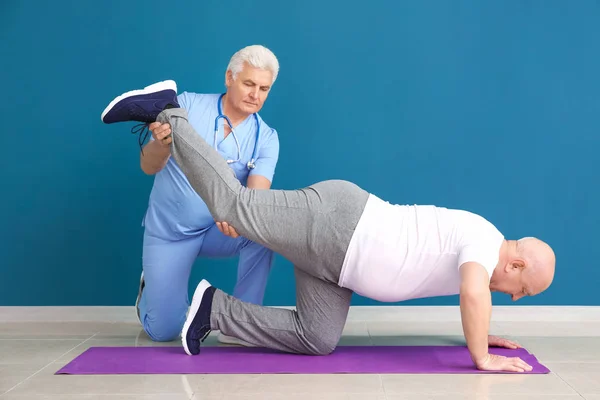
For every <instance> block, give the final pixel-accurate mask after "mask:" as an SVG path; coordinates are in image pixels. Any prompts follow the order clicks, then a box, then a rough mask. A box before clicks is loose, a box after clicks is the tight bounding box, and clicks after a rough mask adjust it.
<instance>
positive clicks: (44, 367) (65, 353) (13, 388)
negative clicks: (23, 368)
mask: <svg viewBox="0 0 600 400" xmlns="http://www.w3.org/2000/svg"><path fill="white" fill-rule="evenodd" d="M97 334H98V332H96V333H94V334H93V335H92V336H90V337H89V338H87V339H85V340H84V341H82V342H81V343H79V344H77V346H75V347H72V348H71V349H69V350H67V351H65V352H64V353H62V354H61V355H60V356H58V357H57V358H55V359H54V360H53V361H50V362H49V363H47V364H46V365H44V366H43V367H42V368H40V369H39V370H38V371H37V372H35V373H33V374H32V375H30V376H28V377H27V378H25V379H24V380H22V381H21V382H19V383H17V384H16V385H15V386H13V387H12V388H10V389H8V390H7V391H6V392H4V393H2V394H1V395H0V397H2V396H4V395H6V394H8V393H10V392H12V391H13V390H15V389H16V388H17V387H19V386H21V385H22V384H23V383H25V382H27V381H28V380H30V379H31V378H33V377H34V376H36V375H37V374H39V373H40V372H42V371H43V370H44V369H46V368H48V367H49V366H50V365H52V364H54V363H55V362H56V361H57V360H60V359H61V358H62V357H64V356H65V355H67V354H69V353H70V352H72V351H73V350H75V349H76V348H78V347H79V346H81V345H82V344H84V343H85V342H87V341H88V340H91V339H93V338H94V336H96V335H97Z"/></svg>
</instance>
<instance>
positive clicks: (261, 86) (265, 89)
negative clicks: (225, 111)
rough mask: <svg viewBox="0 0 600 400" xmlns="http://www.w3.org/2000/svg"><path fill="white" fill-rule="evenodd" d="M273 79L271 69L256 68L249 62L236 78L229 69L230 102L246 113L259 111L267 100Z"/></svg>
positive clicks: (228, 88) (228, 87)
mask: <svg viewBox="0 0 600 400" xmlns="http://www.w3.org/2000/svg"><path fill="white" fill-rule="evenodd" d="M272 81H273V74H272V73H271V71H268V70H264V69H259V68H254V67H252V66H250V65H248V64H244V68H243V69H242V71H241V72H240V73H238V75H237V77H236V78H235V80H234V79H233V75H232V73H231V71H227V76H226V86H227V95H228V97H229V102H230V104H231V105H232V106H233V107H234V108H235V109H236V110H237V111H239V112H242V113H245V114H252V113H255V112H258V111H259V110H260V109H261V108H262V106H263V104H264V102H265V100H267V96H268V95H269V91H270V90H271V84H272Z"/></svg>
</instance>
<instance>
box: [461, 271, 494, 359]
mask: <svg viewBox="0 0 600 400" xmlns="http://www.w3.org/2000/svg"><path fill="white" fill-rule="evenodd" d="M460 275H461V285H460V313H461V318H462V325H463V331H464V334H465V339H466V341H467V347H468V349H469V352H470V353H471V358H472V359H473V362H474V363H475V365H477V366H479V365H481V364H482V363H484V362H485V360H486V358H487V356H488V333H489V329H490V318H491V315H492V294H491V292H490V288H489V277H488V273H487V271H486V270H485V269H484V268H483V267H482V266H481V265H480V264H477V263H472V262H468V263H465V264H463V265H462V266H461V267H460Z"/></svg>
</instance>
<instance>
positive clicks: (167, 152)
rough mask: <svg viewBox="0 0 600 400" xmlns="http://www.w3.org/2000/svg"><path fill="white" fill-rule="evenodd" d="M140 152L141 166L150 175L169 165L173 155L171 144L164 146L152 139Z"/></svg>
mask: <svg viewBox="0 0 600 400" xmlns="http://www.w3.org/2000/svg"><path fill="white" fill-rule="evenodd" d="M143 150H144V151H143V152H142V154H140V167H141V168H142V171H144V173H146V174H148V175H154V174H156V173H158V172H159V171H160V170H161V169H163V168H164V167H165V165H167V161H169V157H170V156H171V149H170V147H169V146H163V145H161V144H160V143H159V142H158V141H156V140H152V141H151V142H150V143H148V144H147V145H146V146H144V149H143Z"/></svg>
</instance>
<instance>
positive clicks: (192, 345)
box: [181, 279, 216, 356]
mask: <svg viewBox="0 0 600 400" xmlns="http://www.w3.org/2000/svg"><path fill="white" fill-rule="evenodd" d="M215 290H216V289H215V287H213V286H211V285H210V283H208V282H207V281H206V280H205V279H202V281H201V282H200V283H199V284H198V286H197V287H196V291H195V292H194V297H193V298H192V305H191V306H190V311H189V312H188V315H187V318H186V320H185V324H184V325H183V329H182V330H181V343H182V344H183V349H184V350H185V352H186V353H187V354H188V355H190V356H192V355H197V354H199V353H200V343H201V342H203V341H204V339H206V337H207V336H208V335H209V334H210V331H211V329H210V312H211V310H212V301H213V297H214V295H215Z"/></svg>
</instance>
